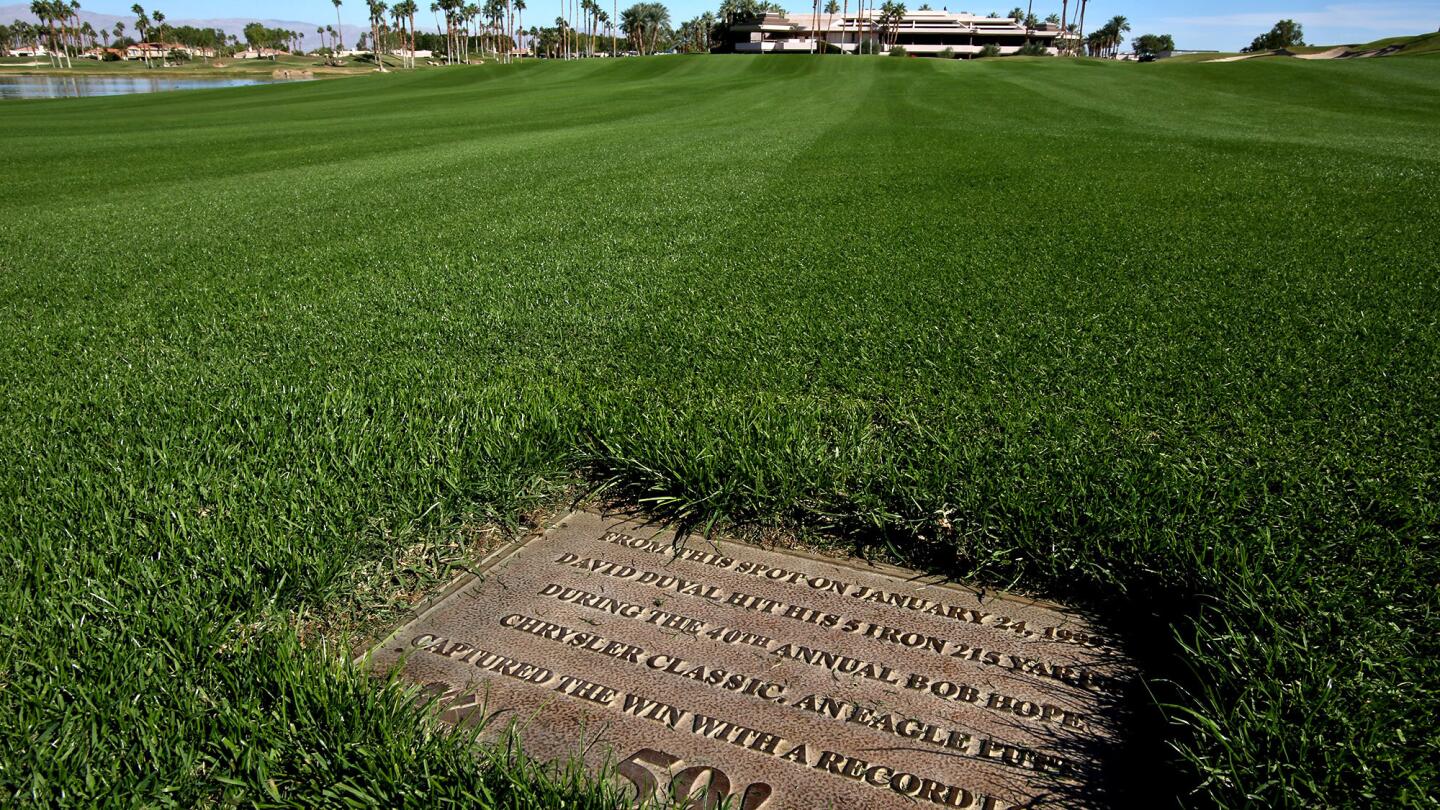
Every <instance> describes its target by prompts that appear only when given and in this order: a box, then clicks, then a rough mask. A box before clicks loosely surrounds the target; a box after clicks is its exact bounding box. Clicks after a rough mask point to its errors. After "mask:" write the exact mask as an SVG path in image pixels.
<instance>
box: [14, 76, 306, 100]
mask: <svg viewBox="0 0 1440 810" xmlns="http://www.w3.org/2000/svg"><path fill="white" fill-rule="evenodd" d="M276 81H280V80H277V79H264V78H238V77H230V76H195V77H187V76H0V99H9V98H78V97H80V96H118V95H124V94H126V93H159V92H162V91H165V90H198V89H202V88H207V87H242V86H244V85H250V84H271V83H273V82H276Z"/></svg>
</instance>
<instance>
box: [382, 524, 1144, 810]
mask: <svg viewBox="0 0 1440 810" xmlns="http://www.w3.org/2000/svg"><path fill="white" fill-rule="evenodd" d="M373 665H374V667H375V668H376V670H377V671H379V672H385V671H389V670H390V669H391V668H393V667H399V668H400V672H401V673H402V676H403V677H404V678H406V679H408V680H410V681H412V682H414V683H416V684H418V685H421V686H422V687H424V688H425V689H427V690H428V691H430V692H431V693H433V694H434V695H435V696H436V698H437V699H438V700H440V701H441V705H442V706H443V707H444V709H445V712H444V714H443V718H444V719H445V720H446V721H448V722H451V723H457V724H467V723H475V722H478V721H480V720H481V719H482V718H486V719H488V720H489V725H488V726H487V733H492V734H494V733H499V732H500V731H503V730H504V729H505V728H506V727H507V726H509V725H511V724H512V723H513V724H514V725H515V726H516V727H517V728H518V731H519V734H520V736H521V739H522V740H523V742H524V746H525V749H526V751H527V752H528V753H530V754H531V755H532V756H536V757H540V758H542V759H565V758H569V757H582V758H584V759H585V760H586V761H587V762H589V763H590V764H591V765H592V766H598V765H600V764H602V763H604V762H607V761H608V762H611V763H614V764H616V765H617V768H616V773H618V775H619V776H618V778H621V779H624V780H626V781H628V783H629V784H632V785H633V786H634V789H635V791H636V794H637V797H638V799H639V800H640V801H642V802H643V801H645V800H647V799H651V798H662V797H665V796H672V797H678V796H689V797H692V799H691V804H690V806H692V807H705V808H709V807H718V806H720V804H721V802H722V801H727V802H728V805H727V806H730V807H736V808H743V809H744V810H760V808H764V809H765V810H779V809H780V808H797V807H803V808H817V807H845V808H890V807H912V808H913V807H927V806H938V807H957V808H977V810H999V808H1008V807H1014V806H1029V807H1042V806H1056V807H1059V806H1064V807H1074V806H1084V805H1090V804H1094V803H1097V802H1099V801H1101V800H1099V799H1098V798H1097V797H1098V796H1099V795H1101V794H1100V793H1098V792H1097V791H1098V789H1099V788H1101V787H1102V785H1103V781H1104V774H1105V769H1104V768H1102V767H1101V765H1102V764H1103V761H1104V759H1105V752H1106V750H1107V749H1109V748H1111V747H1112V746H1113V744H1114V741H1115V739H1116V737H1117V734H1118V732H1119V728H1118V724H1119V721H1118V719H1117V715H1118V713H1119V707H1120V706H1121V705H1122V699H1121V697H1120V695H1121V692H1122V691H1123V690H1122V687H1123V686H1124V685H1125V682H1126V681H1127V680H1128V679H1129V678H1130V677H1131V670H1130V667H1129V666H1128V664H1127V663H1126V660H1125V658H1124V656H1123V654H1122V653H1121V652H1120V651H1119V650H1118V649H1116V647H1115V646H1114V645H1113V644H1112V643H1111V642H1110V641H1108V640H1107V639H1105V638H1103V637H1101V636H1099V635H1097V634H1095V633H1094V632H1093V631H1092V630H1091V628H1090V627H1088V626H1087V625H1086V624H1085V623H1084V622H1083V621H1082V620H1081V619H1080V618H1079V617H1077V616H1076V615H1074V614H1072V613H1071V612H1069V611H1067V610H1065V609H1063V608H1060V607H1058V606H1054V605H1047V604H1044V603H1039V602H1035V601H1032V600H1027V599H1021V598H1017V597H1012V596H1007V595H1003V594H995V593H985V594H981V593H979V592H977V591H974V590H971V589H968V588H964V587H959V586H955V585H949V584H939V583H937V582H935V581H933V578H925V577H923V576H921V575H919V574H916V573H915V572H907V571H904V570H903V569H897V568H893V567H890V566H877V565H870V564H866V563H861V562H853V561H844V560H831V559H825V558H820V557H816V556H813V555H807V554H795V553H788V552H781V551H768V550H764V549H760V548H756V547H753V546H749V545H743V544H737V543H728V542H719V541H716V542H712V541H707V540H702V539H699V538H695V537H691V538H688V539H687V542H686V543H685V544H684V545H676V542H675V535H674V533H673V532H670V531H663V530H659V529H657V528H655V527H653V526H650V525H647V524H644V523H640V522H636V521H631V520H627V519H626V518H623V517H605V516H601V515H596V514H593V513H589V512H575V513H572V514H571V515H569V516H568V517H566V518H565V519H564V520H562V521H560V523H559V524H557V525H556V526H555V527H554V528H552V529H550V530H549V531H548V532H546V533H545V534H543V535H539V536H536V537H534V538H532V539H530V540H528V541H526V542H524V543H520V544H516V545H514V546H511V547H509V548H507V549H505V550H504V551H502V552H501V553H500V554H498V555H496V556H495V557H493V558H492V560H491V561H490V562H489V563H487V565H486V567H485V569H484V570H483V571H482V572H481V573H479V574H478V575H477V576H475V577H474V578H471V579H469V580H468V581H465V582H462V583H459V584H457V586H456V587H455V588H453V589H452V590H451V591H450V593H449V594H448V595H446V596H444V597H443V598H442V599H440V600H439V601H438V602H436V603H435V604H434V605H433V606H431V607H430V608H428V609H426V610H425V612H424V613H422V614H421V615H420V616H419V617H418V618H416V619H415V620H414V621H412V622H410V623H409V624H407V625H405V626H404V627H402V628H401V629H400V630H398V631H396V632H395V633H394V634H392V635H391V636H390V637H389V638H388V639H387V640H386V641H385V642H383V643H382V644H380V645H379V646H378V647H377V648H376V649H375V651H374V653H373Z"/></svg>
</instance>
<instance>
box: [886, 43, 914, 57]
mask: <svg viewBox="0 0 1440 810" xmlns="http://www.w3.org/2000/svg"><path fill="white" fill-rule="evenodd" d="M889 53H890V55H891V56H909V55H910V52H909V51H907V50H905V49H904V48H902V47H900V46H899V45H896V46H895V47H893V48H891V49H890V51H889Z"/></svg>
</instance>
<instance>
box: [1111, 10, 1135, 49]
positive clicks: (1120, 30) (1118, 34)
mask: <svg viewBox="0 0 1440 810" xmlns="http://www.w3.org/2000/svg"><path fill="white" fill-rule="evenodd" d="M1105 27H1106V28H1107V29H1109V31H1110V52H1111V55H1112V56H1113V55H1115V54H1118V53H1119V52H1120V43H1121V42H1122V41H1123V40H1124V38H1125V34H1127V33H1129V31H1130V21H1129V20H1127V19H1125V17H1124V16H1123V15H1119V14H1117V15H1115V16H1114V17H1111V18H1110V22H1108V23H1105Z"/></svg>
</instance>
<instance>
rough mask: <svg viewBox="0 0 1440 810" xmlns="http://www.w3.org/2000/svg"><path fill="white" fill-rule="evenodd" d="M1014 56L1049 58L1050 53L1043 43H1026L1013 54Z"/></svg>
mask: <svg viewBox="0 0 1440 810" xmlns="http://www.w3.org/2000/svg"><path fill="white" fill-rule="evenodd" d="M1015 55H1016V56H1049V55H1050V51H1049V49H1047V48H1046V47H1045V43H1043V42H1027V43H1025V44H1024V45H1021V46H1020V50H1018V51H1016V52H1015Z"/></svg>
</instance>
